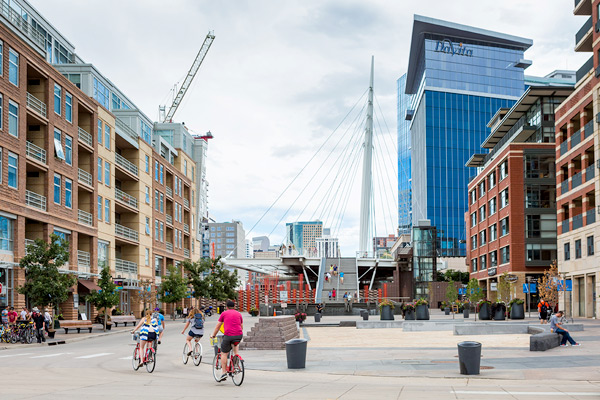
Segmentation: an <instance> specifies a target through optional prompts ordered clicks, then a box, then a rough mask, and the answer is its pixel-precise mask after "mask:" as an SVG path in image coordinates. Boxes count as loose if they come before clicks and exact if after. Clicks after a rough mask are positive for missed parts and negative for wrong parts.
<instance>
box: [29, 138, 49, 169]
mask: <svg viewBox="0 0 600 400" xmlns="http://www.w3.org/2000/svg"><path fill="white" fill-rule="evenodd" d="M25 154H26V155H27V156H29V157H31V158H33V159H34V160H38V161H39V162H41V163H42V164H46V150H44V149H42V148H41V147H39V146H37V145H35V144H34V143H31V142H30V141H27V145H26V148H25Z"/></svg>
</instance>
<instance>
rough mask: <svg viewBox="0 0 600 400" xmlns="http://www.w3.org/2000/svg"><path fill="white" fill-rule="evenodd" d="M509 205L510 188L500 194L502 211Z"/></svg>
mask: <svg viewBox="0 0 600 400" xmlns="http://www.w3.org/2000/svg"><path fill="white" fill-rule="evenodd" d="M507 205H508V188H506V189H504V190H503V191H501V192H500V209H503V208H504V207H506V206H507Z"/></svg>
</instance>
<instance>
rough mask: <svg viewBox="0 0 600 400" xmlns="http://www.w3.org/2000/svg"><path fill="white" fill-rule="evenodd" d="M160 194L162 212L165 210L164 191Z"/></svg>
mask: <svg viewBox="0 0 600 400" xmlns="http://www.w3.org/2000/svg"><path fill="white" fill-rule="evenodd" d="M158 195H159V196H160V212H161V213H163V212H165V196H164V195H163V194H162V193H159V194H158Z"/></svg>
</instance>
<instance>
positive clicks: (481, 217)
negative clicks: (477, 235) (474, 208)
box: [479, 205, 486, 221]
mask: <svg viewBox="0 0 600 400" xmlns="http://www.w3.org/2000/svg"><path fill="white" fill-rule="evenodd" d="M485 217H486V215H485V205H483V206H481V207H479V220H480V221H483V220H484V219H485Z"/></svg>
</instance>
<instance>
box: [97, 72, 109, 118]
mask: <svg viewBox="0 0 600 400" xmlns="http://www.w3.org/2000/svg"><path fill="white" fill-rule="evenodd" d="M109 96H110V93H109V91H108V88H107V87H106V86H104V85H103V84H102V82H100V81H99V80H98V79H96V77H94V99H96V100H98V103H100V104H101V105H102V106H103V107H104V108H106V109H107V110H108V109H109V104H108V102H109Z"/></svg>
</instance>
